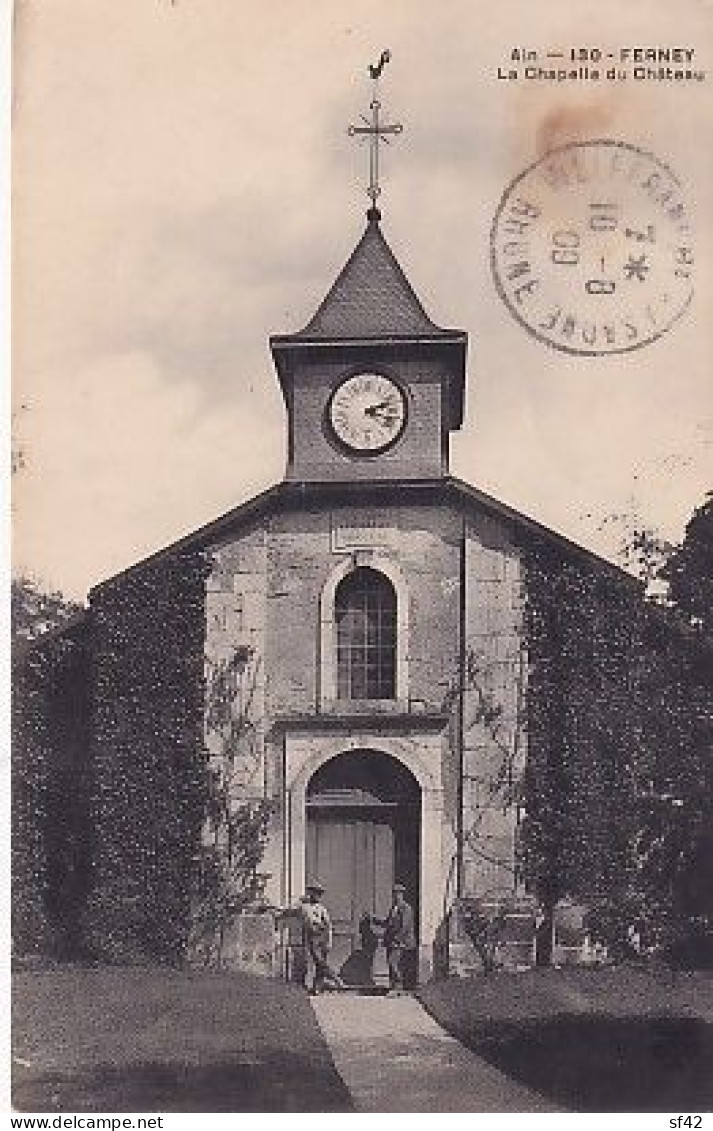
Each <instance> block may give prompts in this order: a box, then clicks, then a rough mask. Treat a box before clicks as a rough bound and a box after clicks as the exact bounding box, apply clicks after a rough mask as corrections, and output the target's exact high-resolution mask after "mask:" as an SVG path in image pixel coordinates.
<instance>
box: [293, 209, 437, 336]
mask: <svg viewBox="0 0 713 1131" xmlns="http://www.w3.org/2000/svg"><path fill="white" fill-rule="evenodd" d="M377 217H378V213H375V211H374V210H370V216H369V223H368V224H367V227H366V230H365V232H364V234H363V236H362V237H361V239H360V240H359V243H358V244H357V245H356V247H355V248H354V251H353V252H352V254H351V255H350V257H349V259H348V260H347V262H346V264H345V265H344V267H343V268H342V270H341V272H340V273H339V275H338V276H337V278H336V280H335V282H334V283H333V285H332V287H331V289H330V290H329V292H328V293H327V295H326V297H325V298H324V299H323V301H322V302H321V304H320V306H319V307H318V309H317V311H316V313H315V314H314V316H313V317H312V318H311V319H310V321H309V322H308V323H307V325H306V326H305V327H304V329H303V330H300V331H299V333H298V334H296V335H295V337H297V338H319V339H325V338H329V339H335V338H352V339H353V338H384V337H394V336H395V337H409V338H411V337H421V336H422V335H425V336H427V337H429V338H431V337H433V336H434V335H438V334H441V333H443V331H442V330H441V329H440V327H438V326H436V325H435V323H434V322H432V321H431V319H430V318H429V317H428V315H427V314H426V312H425V310H424V309H423V306H422V305H421V303H420V301H419V299H418V298H417V296H416V293H415V291H414V289H413V287H412V286H411V284H410V283H409V281H408V279H407V278H406V276H405V274H404V272H403V270H402V269H401V267H400V265H399V263H398V261H397V259H396V256H395V255H394V253H393V251H392V250H391V248H390V247H389V245H388V243H387V242H386V240H385V239H384V235H383V233H382V231H381V227H380V226H379V222H378V218H377Z"/></svg>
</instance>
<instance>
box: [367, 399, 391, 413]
mask: <svg viewBox="0 0 713 1131" xmlns="http://www.w3.org/2000/svg"><path fill="white" fill-rule="evenodd" d="M384 409H391V414H392V415H394V414H395V412H396V410H395V408H394V406H393V403H392V402H391V401H379V403H378V404H370V405H367V406H366V408H365V409H364V412H365V413H366V415H367V416H378V415H379V413H381V412H383V411H384Z"/></svg>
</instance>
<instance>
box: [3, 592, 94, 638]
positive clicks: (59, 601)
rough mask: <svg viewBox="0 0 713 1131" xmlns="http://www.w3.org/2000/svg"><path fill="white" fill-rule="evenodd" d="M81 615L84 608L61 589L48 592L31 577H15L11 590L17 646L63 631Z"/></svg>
mask: <svg viewBox="0 0 713 1131" xmlns="http://www.w3.org/2000/svg"><path fill="white" fill-rule="evenodd" d="M81 612H82V605H80V604H78V603H77V602H76V601H71V600H69V599H68V598H67V597H65V596H64V594H62V593H61V592H60V591H59V590H56V589H55V590H47V589H46V588H44V587H43V586H42V585H41V584H40V583H39V582H37V581H34V580H33V579H32V578H30V577H26V576H24V575H23V576H21V577H14V578H13V579H12V582H11V587H10V617H11V628H12V639H13V641H14V642H15V643H20V642H25V643H27V642H30V641H32V640H37V639H39V637H41V636H43V635H44V634H45V633H46V632H50V631H51V630H52V629H55V628H61V627H62V625H65V624H67V623H68V622H69V621H71V620H72V619H73V618H74V617H76V616H77V615H78V614H80V613H81Z"/></svg>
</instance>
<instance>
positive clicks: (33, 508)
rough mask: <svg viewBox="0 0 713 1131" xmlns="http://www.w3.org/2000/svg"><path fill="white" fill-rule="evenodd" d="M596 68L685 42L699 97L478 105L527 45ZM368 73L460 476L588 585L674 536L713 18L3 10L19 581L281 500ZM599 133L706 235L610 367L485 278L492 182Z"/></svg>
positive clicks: (706, 349) (214, 4) (345, 237)
mask: <svg viewBox="0 0 713 1131" xmlns="http://www.w3.org/2000/svg"><path fill="white" fill-rule="evenodd" d="M596 44H599V45H601V46H603V47H608V48H615V49H618V48H620V47H635V46H642V47H659V46H679V47H690V46H692V47H694V48H695V49H696V62H697V64H698V65H700V66H704V67H706V68H707V69H708V71H709V74H710V77H709V78H708V80H707V81H706V82H705V83H701V84H682V85H679V84H670V83H666V82H649V83H633V82H627V83H623V84H619V85H606V84H594V83H591V82H586V81H580V82H577V83H573V82H568V83H545V82H542V83H535V82H530V83H524V82H514V83H511V82H507V81H504V80H502V79H498V78H497V68H498V66H499V65H501V66H502V65H506V64H507V61H508V58H509V57H510V55H511V53H512V51H513V49H515V48H534V49H536V50H540V51H545V50H548V49H552V48H555V47H566V48H569V47H570V46H571V45H575V46H579V45H596ZM384 48H389V49H390V51H391V56H392V58H391V61H390V63H389V65H388V67H387V68H386V70H385V71H384V76H383V81H382V92H381V99H382V103H383V106H384V111H385V113H386V114H387V116H388V117H389V118H390V119H391V120H394V121H398V122H401V123H403V126H404V132H403V134H401V135H400V137H399V138H398V139H396V140H394V142H393V144H392V145H391V146H390V147H389V149H388V152H387V153H386V154H385V157H384V167H383V170H384V175H383V196H382V201H381V206H382V210H383V214H384V219H383V225H382V226H383V230H384V234H385V235H386V237H387V239H388V240H389V242H390V244H391V246H392V248H393V250H394V252H395V253H396V255H397V258H398V259H399V261H400V262H401V264H402V266H403V268H404V270H405V271H406V274H407V275H408V277H409V279H410V281H411V283H412V285H413V286H414V288H415V290H416V292H417V294H418V295H419V297H420V298H421V300H422V302H423V304H424V306H425V308H426V310H427V311H428V313H429V315H430V316H431V317H432V318H433V319H434V320H435V321H436V322H437V323H439V324H440V325H443V326H450V327H458V328H462V329H465V330H467V332H468V334H469V342H470V345H469V363H468V384H467V402H466V419H465V423H464V426H463V428H462V430H461V431H460V432H459V433H457V434H456V435H455V436H454V439H453V444H452V470H453V472H454V473H455V474H456V475H458V476H460V477H462V478H463V479H466V480H468V481H469V482H472V483H474V484H475V485H476V486H478V487H480V488H481V489H483V490H485V491H487V492H489V493H491V494H493V495H495V496H496V497H498V498H499V499H501V500H502V501H503V502H506V503H508V504H509V505H511V506H513V507H515V508H517V509H519V510H521V511H523V512H524V513H526V514H528V515H530V516H532V517H533V518H535V519H537V520H538V521H540V522H542V523H544V524H545V525H548V526H550V527H552V528H554V529H555V530H558V531H560V532H562V533H564V534H566V535H568V536H569V537H570V538H573V539H574V540H576V541H579V542H581V543H582V544H584V545H586V546H588V547H589V548H591V549H594V550H596V551H597V552H599V553H601V554H603V555H605V556H607V557H614V556H616V553H617V549H618V545H619V541H620V538H621V534H622V521H623V524H624V526H627V525H629V526H630V525H631V524H632V523H634V524H637V523H641V524H646V525H648V526H650V527H652V528H654V529H655V530H656V531H657V532H658V533H659V534H660V535H661V536H662V537H664V538H667V539H669V540H671V541H678V540H680V538H681V537H682V534H683V529H684V526H685V522H686V520H687V519H688V518H689V517H690V514H691V512H692V511H693V509H694V507H695V506H697V505H699V504H700V503H701V502H702V500H703V498H704V495H705V492H706V490H707V489H709V487H710V485H711V484H710V479H711V476H710V468H711V453H712V451H713V447H712V444H713V406H712V399H713V398H712V396H711V377H710V375H711V353H712V350H713V328H712V327H713V319H711V293H712V287H711V267H710V264H711V263H712V262H713V255H712V254H711V253H712V252H713V247H712V246H711V244H712V240H711V235H712V230H713V191H712V185H711V176H710V157H709V145H708V142H707V137H708V136H709V134H710V130H711V126H712V125H713V122H712V120H711V114H710V109H709V107H710V91H711V83H713V5H712V4H711V2H710V0H680V2H677V3H676V4H675V5H672V4H670V3H668V2H667V0H647V2H646V3H643V2H641V0H633V2H631V3H629V4H627V5H624V4H622V3H621V2H620V0H617V2H616V3H613V2H611V0H598V2H597V3H588V2H585V0H570V2H569V3H566V4H565V3H562V4H559V3H552V2H548V3H540V4H534V3H531V2H528V3H526V2H525V0H501V2H499V3H498V4H497V5H492V4H486V3H484V2H480V0H468V2H462V0H443V2H442V3H440V4H438V5H434V4H433V3H431V2H430V0H390V3H389V4H388V5H386V4H384V3H383V0H358V2H357V0H329V2H325V0H270V3H266V4H263V5H258V4H254V3H251V4H249V3H247V0H173V2H171V0H121V2H118V0H17V3H16V6H15V20H14V76H13V106H12V114H13V165H14V172H13V384H14V411H13V428H14V433H15V443H16V447H17V449H18V450H19V452H20V453H21V462H22V465H23V466H21V467H20V469H19V471H18V472H17V474H16V475H15V480H14V500H13V523H14V569H15V571H16V572H22V573H27V574H30V575H31V576H33V577H35V578H36V579H38V580H39V581H41V583H42V584H44V585H46V586H49V587H52V588H59V589H61V590H62V591H63V592H65V593H66V594H67V595H68V596H71V597H74V598H79V599H81V598H83V597H84V596H85V595H86V593H87V590H88V589H89V588H90V587H91V586H92V585H94V584H96V583H97V582H98V581H100V580H102V579H104V578H106V577H108V576H110V575H111V574H113V573H114V572H116V571H118V570H120V569H122V568H124V567H126V566H127V565H130V564H131V563H132V562H133V561H135V560H137V559H138V558H140V557H142V556H145V555H146V554H148V553H150V552H152V551H154V550H156V549H159V548H160V547H162V546H164V545H166V544H168V543H170V542H171V541H173V540H175V539H176V538H179V537H181V536H182V535H184V534H186V533H188V532H189V531H190V530H192V529H194V528H195V527H197V526H200V525H202V524H203V523H205V522H208V521H210V520H211V519H213V518H215V517H217V516H218V515H220V514H221V513H223V512H224V511H226V510H228V509H230V508H231V507H233V506H235V505H237V504H238V503H240V502H242V501H243V500H245V499H247V498H249V497H250V496H252V495H253V494H255V493H257V492H258V491H260V490H262V489H263V488H265V487H267V486H269V485H270V484H271V483H274V482H275V481H278V480H279V479H281V478H282V476H283V473H284V467H285V456H286V444H285V411H284V406H283V403H282V399H281V396H280V393H279V388H278V384H277V380H276V377H275V374H274V370H273V368H272V364H271V360H270V355H269V350H268V344H267V339H268V336H269V335H270V334H271V333H289V332H290V331H293V330H296V329H298V328H300V327H301V326H302V325H304V323H305V322H306V321H307V320H308V319H309V317H310V316H311V314H312V313H313V312H314V309H315V308H316V307H317V305H318V303H319V302H320V300H321V299H322V297H323V296H324V294H325V293H326V291H327V290H328V288H329V286H330V285H331V283H332V281H333V279H334V277H335V276H336V274H337V273H338V271H339V270H340V268H341V266H342V265H343V263H344V261H345V260H346V259H347V257H348V255H349V254H350V252H351V250H352V248H353V246H354V244H355V243H356V242H357V240H358V238H359V237H360V235H361V232H362V230H363V225H364V211H365V208H366V206H367V205H368V201H367V198H366V196H365V193H364V188H365V182H366V172H367V158H366V153H365V151H364V149H363V148H362V147H360V146H359V145H357V144H355V142H354V141H353V140H352V139H350V138H349V137H348V136H347V127H348V125H349V124H350V123H352V122H356V121H358V120H359V115H360V114H361V113H364V112H367V108H368V103H369V98H370V93H371V91H370V84H369V81H368V75H367V65H368V64H369V63H373V62H376V61H377V59H378V58H379V55H380V53H381V51H382V49H384ZM587 137H606V138H613V139H616V140H621V141H625V142H628V143H630V144H632V145H637V146H640V147H642V148H644V149H646V150H648V151H650V152H653V153H655V154H656V156H657V157H658V158H660V159H661V160H662V161H665V162H666V163H667V164H668V165H670V166H671V168H672V169H673V170H674V171H675V172H676V173H677V175H678V177H679V179H680V181H681V183H682V186H683V189H684V193H685V196H686V201H687V204H688V206H689V208H690V211H691V214H692V216H693V222H694V229H695V250H696V261H697V265H696V283H695V288H696V289H695V296H694V301H693V303H692V306H691V307H690V309H689V310H688V311H687V313H686V315H685V316H684V317H683V318H682V319H681V320H680V322H678V323H677V324H676V325H675V326H674V327H673V328H672V329H671V330H670V331H669V332H668V333H666V334H665V335H664V336H663V337H662V338H660V339H659V340H657V341H656V342H654V343H652V344H650V345H648V346H646V347H644V348H641V349H638V350H636V351H633V352H632V353H629V354H626V355H619V356H613V357H598V358H582V357H572V356H569V355H567V354H565V353H562V352H559V351H555V350H553V349H551V348H548V347H547V346H545V345H543V344H542V343H540V342H538V341H536V340H535V339H534V338H533V337H531V336H530V335H528V334H527V333H526V332H525V330H524V329H523V327H522V326H521V325H519V324H518V323H517V322H516V321H515V320H514V319H513V317H512V315H511V314H510V312H509V311H508V309H507V308H506V306H505V305H504V303H503V302H502V300H501V298H500V296H499V295H498V294H497V292H496V289H495V286H494V284H493V279H492V275H491V269H490V262H489V251H488V240H489V231H490V226H491V223H492V220H493V216H494V214H495V211H496V209H497V207H498V203H499V201H500V199H501V196H502V194H503V192H504V191H505V190H506V188H507V186H508V185H509V183H510V182H511V181H512V180H513V179H514V178H515V177H516V176H517V175H518V174H519V173H520V172H521V171H522V170H524V169H525V168H526V167H527V166H528V165H529V164H531V163H532V162H533V161H534V160H536V159H537V157H538V156H539V154H540V153H541V152H542V149H543V147H545V148H546V147H547V146H548V145H551V144H560V143H561V144H564V143H566V142H568V141H573V140H581V139H584V138H587ZM704 139H705V140H704ZM613 516H614V517H613ZM616 516H625V517H624V519H623V520H621V519H620V518H617V517H616Z"/></svg>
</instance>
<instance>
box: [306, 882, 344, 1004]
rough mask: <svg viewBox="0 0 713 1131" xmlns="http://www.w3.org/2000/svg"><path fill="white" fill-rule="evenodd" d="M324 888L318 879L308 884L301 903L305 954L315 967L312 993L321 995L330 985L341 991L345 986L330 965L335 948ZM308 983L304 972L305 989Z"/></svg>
mask: <svg viewBox="0 0 713 1131" xmlns="http://www.w3.org/2000/svg"><path fill="white" fill-rule="evenodd" d="M323 895H324V885H323V884H321V883H320V882H319V880H317V879H312V880H309V881H308V882H307V883H306V884H305V895H304V896H303V897H302V899H301V900H300V915H301V918H302V930H303V935H304V943H305V950H306V951H307V955H308V957H309V958H310V959H311V960H312V964H313V966H314V981H313V986H312V992H313V993H315V994H318V993H319V992H320V991H321V990H323V989H324V986H325V984H326V983H327V982H331V983H332V985H333V986H336V987H337V988H338V989H343V988H344V983H343V981H342V979H341V978H340V977H339V975H338V974H335V972H334V971H333V970H332V968H331V966H330V965H329V952H330V950H331V948H332V920H331V918H330V915H329V912H328V911H327V908H326V907H325V906H324V904H323V903H322V896H323ZM306 983H307V970H305V985H306Z"/></svg>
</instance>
